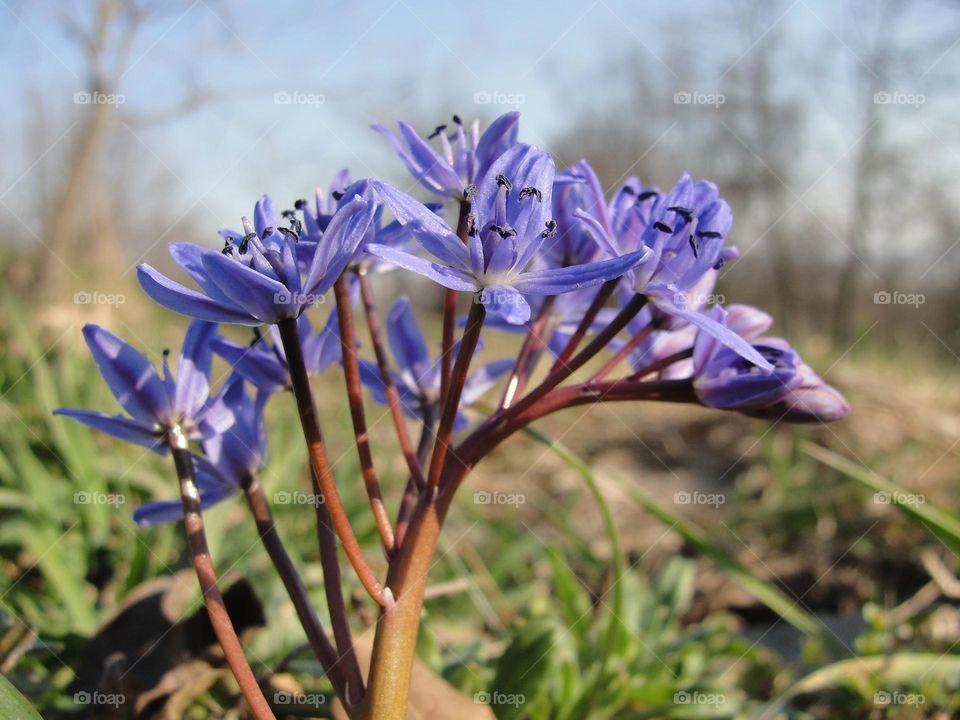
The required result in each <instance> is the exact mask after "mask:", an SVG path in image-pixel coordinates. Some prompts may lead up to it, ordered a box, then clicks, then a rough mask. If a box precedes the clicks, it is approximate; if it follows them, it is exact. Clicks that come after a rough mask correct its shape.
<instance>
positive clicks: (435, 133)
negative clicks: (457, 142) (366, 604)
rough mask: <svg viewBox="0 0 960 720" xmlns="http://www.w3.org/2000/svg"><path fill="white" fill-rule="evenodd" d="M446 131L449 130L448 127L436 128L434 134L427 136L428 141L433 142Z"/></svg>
mask: <svg viewBox="0 0 960 720" xmlns="http://www.w3.org/2000/svg"><path fill="white" fill-rule="evenodd" d="M446 129H447V126H446V125H437V127H436V128H434V130H433V132H432V133H430V134H429V135H427V140H433V139H434V138H435V137H437V135H439V134H440V133H442V132H443V131H444V130H446Z"/></svg>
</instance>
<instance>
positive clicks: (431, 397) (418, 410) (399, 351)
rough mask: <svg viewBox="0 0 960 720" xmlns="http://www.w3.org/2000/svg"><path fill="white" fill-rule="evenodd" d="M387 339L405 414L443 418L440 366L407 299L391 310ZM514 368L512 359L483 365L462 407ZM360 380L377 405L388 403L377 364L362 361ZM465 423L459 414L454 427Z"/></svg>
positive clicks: (464, 395) (466, 388)
mask: <svg viewBox="0 0 960 720" xmlns="http://www.w3.org/2000/svg"><path fill="white" fill-rule="evenodd" d="M387 339H388V340H389V342H390V349H391V350H392V351H393V357H394V360H395V361H396V363H397V370H398V371H397V372H394V373H392V378H393V384H394V386H395V387H396V388H397V395H398V396H399V398H400V403H401V405H402V406H403V410H404V412H405V413H406V414H407V415H408V416H409V417H410V418H412V419H415V420H424V421H427V420H430V421H432V420H436V419H437V418H438V417H439V416H440V363H439V362H438V361H433V360H431V359H430V353H429V351H428V350H427V342H426V340H425V339H424V336H423V332H422V331H421V330H420V326H419V325H418V324H417V320H416V317H415V316H414V313H413V308H412V307H411V305H410V301H409V300H408V299H407V298H406V297H405V296H401V297H399V298H397V300H396V301H395V302H394V303H393V305H392V307H391V308H390V313H389V314H388V316H387ZM454 352H456V348H454ZM512 367H513V360H496V361H494V362H491V363H487V364H486V365H483V366H481V367H480V368H479V369H478V370H477V371H476V372H475V373H474V374H473V375H472V376H471V377H470V378H468V379H467V381H466V384H465V385H464V387H463V393H462V395H461V397H460V407H467V406H469V405H472V404H473V403H474V402H476V401H477V400H478V399H480V397H481V396H482V395H483V394H484V393H486V392H487V390H489V389H490V388H491V387H493V385H494V383H495V382H496V380H497V378H498V377H500V376H501V375H502V374H503V373H505V372H507V371H508V370H510V368H512ZM360 379H361V380H362V382H363V384H364V385H366V386H367V387H368V388H369V389H370V394H371V396H372V397H373V399H374V401H375V402H378V403H380V404H381V405H387V404H388V400H387V393H386V388H385V387H384V385H383V381H382V379H381V377H380V369H379V368H378V367H377V365H376V364H374V363H372V362H370V361H367V360H361V361H360ZM466 424H467V419H466V418H465V417H464V416H463V415H462V414H458V415H457V420H456V424H455V426H454V427H455V428H457V429H460V428H462V427H464V426H465V425H466Z"/></svg>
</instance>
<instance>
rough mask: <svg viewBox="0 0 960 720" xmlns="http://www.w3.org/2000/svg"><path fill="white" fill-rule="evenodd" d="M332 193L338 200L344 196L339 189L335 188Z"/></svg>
mask: <svg viewBox="0 0 960 720" xmlns="http://www.w3.org/2000/svg"><path fill="white" fill-rule="evenodd" d="M330 195H332V196H333V199H334V200H336V201H337V202H340V198H342V197H343V193H342V192H340V191H339V190H334V191H333V192H332V193H330Z"/></svg>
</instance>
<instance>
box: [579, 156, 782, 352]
mask: <svg viewBox="0 0 960 720" xmlns="http://www.w3.org/2000/svg"><path fill="white" fill-rule="evenodd" d="M584 164H585V163H584ZM575 215H576V216H577V217H578V218H580V220H581V221H583V223H584V225H585V227H586V228H588V229H589V230H590V232H591V234H592V235H593V237H594V239H595V240H596V242H597V244H598V245H600V247H601V249H602V250H603V252H604V253H605V254H607V255H610V256H611V257H619V256H622V255H624V254H626V253H630V252H635V251H636V250H637V249H638V248H646V249H647V250H649V256H648V257H647V258H646V259H645V260H644V262H643V263H641V264H640V265H638V266H637V267H636V269H634V270H633V272H632V273H629V274H628V275H627V276H626V277H625V278H624V280H625V283H627V287H625V288H624V295H625V296H629V295H632V294H633V293H634V292H639V293H643V294H644V295H646V296H647V298H648V299H649V300H650V301H651V302H652V304H653V305H654V306H655V307H656V309H657V310H659V311H661V312H662V313H664V314H666V315H670V316H675V317H678V318H681V319H683V320H685V321H686V322H688V323H691V324H693V325H696V326H697V327H698V328H700V329H701V330H703V331H705V332H707V333H711V334H713V335H714V336H715V337H716V338H717V339H719V340H720V341H721V342H723V343H724V344H725V345H727V346H728V347H730V348H732V349H733V350H735V351H736V352H737V353H739V354H740V355H742V356H743V357H744V358H746V359H748V360H750V361H751V362H752V363H754V364H755V365H757V366H758V367H760V368H761V369H762V370H764V371H771V370H772V366H771V365H770V363H769V362H768V361H767V360H766V359H764V358H763V357H762V356H761V355H760V354H759V353H758V352H757V351H755V350H754V349H753V348H752V347H751V346H750V345H749V344H748V343H746V342H745V341H744V340H743V339H742V338H741V337H740V336H738V335H737V334H736V333H733V332H730V331H729V330H727V329H726V328H724V327H723V326H722V325H720V324H718V323H717V322H715V321H714V320H713V319H712V318H711V317H710V316H709V315H707V314H704V313H701V312H699V305H701V304H702V303H695V304H693V305H691V304H689V303H688V299H689V296H688V293H687V291H689V290H690V289H691V288H693V287H695V286H696V285H697V284H698V283H700V282H701V281H702V280H703V278H704V276H705V275H707V274H708V273H710V272H711V271H716V270H717V269H719V268H720V267H722V266H723V264H724V263H726V262H727V261H729V260H732V259H733V258H735V257H737V254H738V253H737V250H736V248H732V247H725V242H726V237H727V233H728V232H729V231H730V227H731V225H732V224H733V213H732V212H731V211H730V206H729V205H728V204H727V202H726V201H725V200H724V199H723V198H721V197H720V193H719V191H718V190H717V186H716V185H714V184H713V183H712V182H709V181H707V180H699V181H697V182H694V181H693V180H691V179H690V176H689V175H684V176H683V177H682V178H680V181H679V182H678V183H677V184H676V185H675V186H674V187H673V189H672V190H670V192H669V193H667V194H666V195H663V194H661V193H660V191H659V190H657V189H655V188H648V187H644V186H642V185H641V184H640V182H639V181H638V180H637V179H636V178H630V179H629V180H627V181H626V182H625V183H624V184H623V185H622V186H621V187H620V189H619V190H617V192H616V193H614V196H613V199H612V200H611V201H610V203H609V205H607V206H606V207H604V205H603V204H602V203H600V202H593V203H592V208H591V209H583V210H578V211H576V213H575ZM650 312H652V310H651V311H650Z"/></svg>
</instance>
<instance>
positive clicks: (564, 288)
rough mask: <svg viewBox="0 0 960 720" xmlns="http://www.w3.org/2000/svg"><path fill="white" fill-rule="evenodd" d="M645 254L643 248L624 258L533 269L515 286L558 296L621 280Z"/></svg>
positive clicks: (539, 293)
mask: <svg viewBox="0 0 960 720" xmlns="http://www.w3.org/2000/svg"><path fill="white" fill-rule="evenodd" d="M648 254H649V250H647V249H646V248H644V249H643V250H637V251H636V252H632V253H629V254H627V255H621V256H620V257H616V258H610V259H609V260H601V261H599V262H593V263H587V264H586V265H571V266H570V267H564V268H550V269H547V270H534V271H532V272H527V273H523V274H521V275H520V279H519V280H518V281H517V282H516V283H514V286H515V287H516V288H517V289H518V290H519V291H520V292H526V293H533V294H536V295H559V294H560V293H565V292H570V291H571V290H577V289H578V288H584V287H590V286H591V285H599V284H600V283H603V282H606V281H607V280H613V279H614V278H617V277H620V276H621V275H623V274H624V273H625V272H627V271H628V270H630V269H632V268H634V267H636V266H637V265H639V264H640V263H642V262H643V261H644V260H645V259H646V258H647V256H648Z"/></svg>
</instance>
